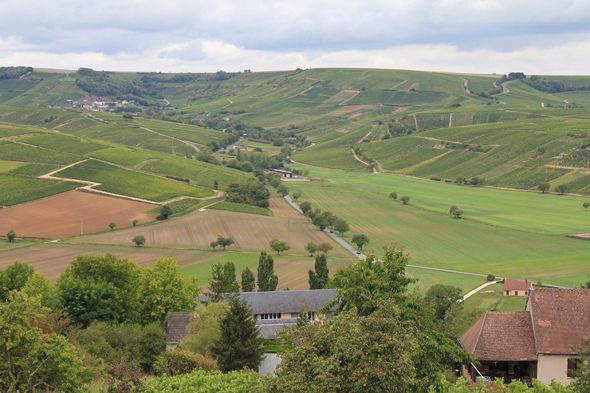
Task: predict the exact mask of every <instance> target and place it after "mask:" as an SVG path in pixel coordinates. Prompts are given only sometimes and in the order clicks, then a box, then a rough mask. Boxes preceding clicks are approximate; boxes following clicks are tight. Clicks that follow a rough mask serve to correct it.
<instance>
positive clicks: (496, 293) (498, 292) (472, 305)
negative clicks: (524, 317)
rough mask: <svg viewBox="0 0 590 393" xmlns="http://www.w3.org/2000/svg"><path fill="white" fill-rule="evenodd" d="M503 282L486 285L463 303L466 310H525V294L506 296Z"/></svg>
mask: <svg viewBox="0 0 590 393" xmlns="http://www.w3.org/2000/svg"><path fill="white" fill-rule="evenodd" d="M503 287H504V284H503V283H498V284H494V285H490V286H489V287H485V288H484V289H482V290H481V291H479V292H478V293H476V294H475V295H473V296H471V297H470V298H468V299H467V300H465V302H464V303H463V305H464V307H465V309H466V310H476V309H477V310H482V309H483V310H489V309H492V308H493V309H494V310H495V311H524V308H525V306H526V297H525V296H504V294H503V291H502V288H503Z"/></svg>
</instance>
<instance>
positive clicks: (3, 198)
mask: <svg viewBox="0 0 590 393" xmlns="http://www.w3.org/2000/svg"><path fill="white" fill-rule="evenodd" d="M78 186H80V185H79V184H77V183H70V182H61V181H60V182H56V181H49V180H37V179H31V178H26V177H22V176H13V175H9V174H0V206H12V205H17V204H19V203H24V202H29V201H33V200H35V199H40V198H45V197H48V196H51V195H55V194H61V193H62V192H66V191H70V190H73V189H74V188H76V187H78Z"/></svg>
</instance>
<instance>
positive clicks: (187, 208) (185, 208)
mask: <svg viewBox="0 0 590 393" xmlns="http://www.w3.org/2000/svg"><path fill="white" fill-rule="evenodd" d="M209 203H211V201H209V200H205V201H201V200H199V199H193V198H185V199H181V200H179V201H174V202H171V203H167V204H166V206H169V207H170V208H171V209H172V216H171V217H175V216H178V215H180V214H186V213H190V212H192V211H195V210H197V209H200V208H201V207H203V206H206V205H207V204H209ZM161 209H162V207H161V206H160V207H157V208H155V209H152V210H148V211H147V212H146V213H149V214H153V215H156V216H159V215H160V210H161Z"/></svg>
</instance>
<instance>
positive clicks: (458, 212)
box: [453, 209, 463, 218]
mask: <svg viewBox="0 0 590 393" xmlns="http://www.w3.org/2000/svg"><path fill="white" fill-rule="evenodd" d="M453 216H454V217H455V218H461V217H463V210H461V209H456V210H455V211H453Z"/></svg>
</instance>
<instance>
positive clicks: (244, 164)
mask: <svg viewBox="0 0 590 393" xmlns="http://www.w3.org/2000/svg"><path fill="white" fill-rule="evenodd" d="M253 169H254V167H253V166H252V163H251V162H250V161H244V162H242V165H240V170H242V172H252V170H253Z"/></svg>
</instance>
